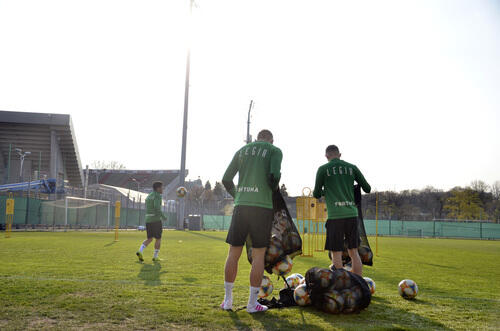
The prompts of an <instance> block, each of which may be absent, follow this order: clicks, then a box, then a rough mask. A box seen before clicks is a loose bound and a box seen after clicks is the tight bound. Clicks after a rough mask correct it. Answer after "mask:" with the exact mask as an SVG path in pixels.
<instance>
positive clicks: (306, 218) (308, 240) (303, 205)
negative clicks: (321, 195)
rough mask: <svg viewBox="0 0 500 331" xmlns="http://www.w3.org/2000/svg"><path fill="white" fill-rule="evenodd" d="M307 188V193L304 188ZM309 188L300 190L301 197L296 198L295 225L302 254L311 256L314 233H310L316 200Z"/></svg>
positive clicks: (314, 215) (314, 217)
mask: <svg viewBox="0 0 500 331" xmlns="http://www.w3.org/2000/svg"><path fill="white" fill-rule="evenodd" d="M306 189H308V190H309V193H308V195H306V194H305V190H306ZM311 193H312V192H311V189H310V188H307V187H306V188H304V189H303V190H302V195H303V196H301V197H298V198H297V202H296V203H297V226H298V228H299V232H300V234H301V237H302V256H307V257H311V256H313V251H314V247H313V246H314V235H313V234H312V233H311V231H312V230H313V227H315V226H314V225H313V224H314V222H313V221H314V220H315V219H316V204H317V201H316V199H315V198H313V197H312V194H311Z"/></svg>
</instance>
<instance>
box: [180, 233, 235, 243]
mask: <svg viewBox="0 0 500 331" xmlns="http://www.w3.org/2000/svg"><path fill="white" fill-rule="evenodd" d="M185 233H189V234H192V235H195V236H199V237H205V238H209V239H213V240H219V241H224V242H225V241H226V239H225V238H221V237H216V236H211V235H208V234H204V233H201V232H193V231H185Z"/></svg>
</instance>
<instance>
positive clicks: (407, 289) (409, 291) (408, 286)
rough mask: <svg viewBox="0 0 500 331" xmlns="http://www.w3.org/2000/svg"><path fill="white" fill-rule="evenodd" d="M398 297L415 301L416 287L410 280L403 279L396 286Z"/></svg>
mask: <svg viewBox="0 0 500 331" xmlns="http://www.w3.org/2000/svg"><path fill="white" fill-rule="evenodd" d="M398 291H399V295H401V296H402V297H403V298H404V299H407V300H411V299H415V297H416V296H417V294H418V286H417V283H415V282H414V281H413V280H411V279H403V280H402V281H401V282H399V285H398Z"/></svg>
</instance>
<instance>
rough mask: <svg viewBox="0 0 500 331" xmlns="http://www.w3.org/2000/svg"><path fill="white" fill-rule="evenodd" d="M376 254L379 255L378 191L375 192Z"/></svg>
mask: <svg viewBox="0 0 500 331" xmlns="http://www.w3.org/2000/svg"><path fill="white" fill-rule="evenodd" d="M375 255H377V256H378V193H375Z"/></svg>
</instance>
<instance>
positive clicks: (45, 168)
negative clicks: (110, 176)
mask: <svg viewBox="0 0 500 331" xmlns="http://www.w3.org/2000/svg"><path fill="white" fill-rule="evenodd" d="M15 148H21V149H22V150H23V151H30V152H31V154H30V155H28V156H26V159H25V164H24V165H23V170H24V171H23V175H21V176H19V172H20V170H21V168H20V161H19V157H18V155H17V154H16V152H15ZM9 149H10V150H11V153H10V154H11V157H10V160H9ZM39 161H41V162H39ZM9 165H10V166H9ZM16 167H17V169H16ZM37 169H40V173H39V174H38V177H42V174H45V175H46V176H47V177H48V178H55V179H57V184H58V186H60V185H61V184H62V181H63V180H66V179H67V180H68V182H69V184H70V185H72V186H76V187H82V186H83V171H82V166H81V162H80V155H79V152H78V145H77V142H76V136H75V131H74V128H73V123H72V122H71V117H70V115H65V114H47V113H28V112H14V111H0V182H3V183H6V182H7V178H9V180H8V181H9V183H13V182H18V181H19V179H20V178H19V177H24V180H28V179H29V177H31V178H32V179H37V178H33V173H34V171H35V170H37Z"/></svg>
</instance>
